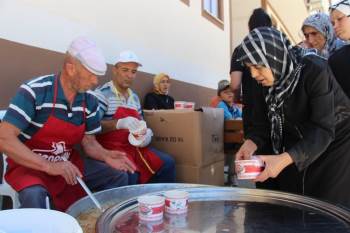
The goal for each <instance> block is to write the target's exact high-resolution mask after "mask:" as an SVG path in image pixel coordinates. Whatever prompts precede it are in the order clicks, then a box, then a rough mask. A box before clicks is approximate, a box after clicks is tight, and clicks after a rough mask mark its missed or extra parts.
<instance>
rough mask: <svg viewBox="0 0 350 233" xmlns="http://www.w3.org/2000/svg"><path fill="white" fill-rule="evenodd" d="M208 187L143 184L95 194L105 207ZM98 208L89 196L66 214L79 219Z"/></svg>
mask: <svg viewBox="0 0 350 233" xmlns="http://www.w3.org/2000/svg"><path fill="white" fill-rule="evenodd" d="M204 186H207V185H200V184H184V183H166V184H165V183H163V184H143V185H132V186H123V187H119V188H114V189H108V190H104V191H101V192H96V193H94V196H95V197H96V199H97V200H98V201H99V202H100V203H101V204H102V205H105V204H106V203H108V204H109V205H115V204H117V203H119V202H122V201H125V200H127V199H130V198H133V197H137V196H139V195H142V194H145V193H151V192H158V191H165V190H170V189H181V188H191V187H192V188H194V187H204ZM94 208H96V206H95V205H94V203H93V202H92V201H91V199H90V198H89V197H88V196H85V197H83V198H81V199H80V200H78V201H76V202H75V203H73V204H72V205H71V206H70V207H69V208H68V209H67V210H66V213H67V214H70V215H71V216H73V217H78V216H79V215H80V214H82V213H84V212H87V211H89V210H91V209H94Z"/></svg>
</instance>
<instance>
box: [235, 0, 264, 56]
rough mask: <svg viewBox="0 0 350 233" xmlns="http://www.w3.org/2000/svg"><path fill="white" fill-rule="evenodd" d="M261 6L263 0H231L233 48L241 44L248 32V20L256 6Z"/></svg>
mask: <svg viewBox="0 0 350 233" xmlns="http://www.w3.org/2000/svg"><path fill="white" fill-rule="evenodd" d="M258 7H261V0H249V1H242V0H231V18H232V20H231V38H232V43H231V46H232V47H231V50H232V51H233V49H234V48H235V47H236V46H237V45H239V44H240V43H241V42H242V40H243V38H244V37H245V36H246V35H247V34H248V20H249V17H250V15H251V14H252V13H253V10H254V9H255V8H258Z"/></svg>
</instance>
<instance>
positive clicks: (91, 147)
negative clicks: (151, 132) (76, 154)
mask: <svg viewBox="0 0 350 233" xmlns="http://www.w3.org/2000/svg"><path fill="white" fill-rule="evenodd" d="M81 145H82V146H83V149H84V151H85V153H86V154H87V155H88V156H89V157H91V158H93V159H96V160H100V161H103V162H105V163H106V164H108V165H109V166H111V167H113V168H114V169H117V170H121V171H125V172H131V173H134V171H135V169H136V166H135V165H134V163H133V162H131V161H130V160H129V159H128V157H127V156H126V154H125V153H124V152H121V151H116V150H106V149H105V148H103V147H102V146H101V144H100V143H98V141H97V140H96V138H95V136H94V135H85V136H84V138H83V140H82V142H81Z"/></svg>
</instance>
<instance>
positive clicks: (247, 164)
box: [235, 156, 264, 180]
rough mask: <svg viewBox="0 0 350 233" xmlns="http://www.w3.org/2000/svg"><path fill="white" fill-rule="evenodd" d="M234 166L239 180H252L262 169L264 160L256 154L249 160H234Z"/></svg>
mask: <svg viewBox="0 0 350 233" xmlns="http://www.w3.org/2000/svg"><path fill="white" fill-rule="evenodd" d="M235 166H236V174H237V179H239V180H253V179H255V178H256V177H258V176H259V175H260V173H261V172H262V171H263V170H264V162H263V161H262V160H261V159H260V158H259V157H257V156H252V159H250V160H236V161H235Z"/></svg>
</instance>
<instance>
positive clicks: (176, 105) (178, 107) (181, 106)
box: [174, 101, 186, 109]
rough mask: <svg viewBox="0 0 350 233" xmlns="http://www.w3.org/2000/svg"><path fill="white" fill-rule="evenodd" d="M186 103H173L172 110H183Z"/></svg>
mask: <svg viewBox="0 0 350 233" xmlns="http://www.w3.org/2000/svg"><path fill="white" fill-rule="evenodd" d="M185 106H186V102H185V101H175V102H174V108H175V109H185Z"/></svg>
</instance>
